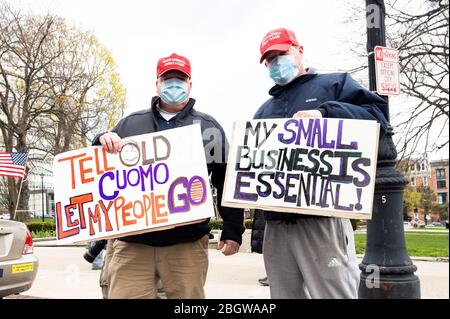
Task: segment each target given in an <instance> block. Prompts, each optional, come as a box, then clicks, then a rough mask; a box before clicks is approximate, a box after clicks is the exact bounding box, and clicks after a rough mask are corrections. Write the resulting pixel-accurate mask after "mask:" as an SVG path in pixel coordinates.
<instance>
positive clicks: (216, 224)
mask: <svg viewBox="0 0 450 319" xmlns="http://www.w3.org/2000/svg"><path fill="white" fill-rule="evenodd" d="M252 225H253V219H247V220H246V221H245V228H246V229H252ZM209 226H210V227H211V229H223V221H222V220H212V221H210V222H209Z"/></svg>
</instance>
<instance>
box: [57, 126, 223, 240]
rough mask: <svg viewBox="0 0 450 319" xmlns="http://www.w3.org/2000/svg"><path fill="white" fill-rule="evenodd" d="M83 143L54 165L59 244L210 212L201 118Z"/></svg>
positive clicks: (112, 235)
mask: <svg viewBox="0 0 450 319" xmlns="http://www.w3.org/2000/svg"><path fill="white" fill-rule="evenodd" d="M123 142H124V146H123V148H122V150H121V152H120V153H119V154H109V153H107V152H106V151H105V150H104V149H103V148H102V147H98V146H97V147H88V148H84V149H80V150H76V151H70V152H66V153H63V154H59V155H57V156H56V157H55V159H54V163H53V168H54V176H55V211H56V214H55V215H56V232H57V240H58V243H67V242H70V243H73V242H84V241H90V240H94V239H95V240H96V239H104V238H116V237H123V236H125V235H131V234H139V233H144V232H148V231H156V230H161V229H167V228H173V227H175V226H179V225H183V224H189V223H195V222H200V221H202V220H204V219H205V218H209V217H212V216H214V208H213V203H212V197H211V188H210V184H209V178H208V171H207V167H206V160H205V153H204V149H203V142H202V135H201V130H200V125H199V124H196V125H190V126H185V127H181V128H177V129H172V130H167V131H163V132H157V133H152V134H145V135H139V136H133V137H128V138H125V139H123Z"/></svg>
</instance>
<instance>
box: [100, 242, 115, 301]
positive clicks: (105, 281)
mask: <svg viewBox="0 0 450 319" xmlns="http://www.w3.org/2000/svg"><path fill="white" fill-rule="evenodd" d="M114 241H115V239H109V240H108V243H107V244H106V255H105V259H104V261H103V268H102V272H101V273H100V287H101V288H102V295H103V299H108V289H109V276H108V268H109V263H110V261H111V259H112V256H113V252H114V249H113V244H114Z"/></svg>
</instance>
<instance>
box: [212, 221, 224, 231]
mask: <svg viewBox="0 0 450 319" xmlns="http://www.w3.org/2000/svg"><path fill="white" fill-rule="evenodd" d="M209 226H210V227H211V229H222V228H223V221H221V220H211V221H210V222H209Z"/></svg>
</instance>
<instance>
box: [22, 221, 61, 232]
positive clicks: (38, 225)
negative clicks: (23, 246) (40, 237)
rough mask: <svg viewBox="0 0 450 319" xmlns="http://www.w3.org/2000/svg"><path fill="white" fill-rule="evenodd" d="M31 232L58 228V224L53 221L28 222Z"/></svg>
mask: <svg viewBox="0 0 450 319" xmlns="http://www.w3.org/2000/svg"><path fill="white" fill-rule="evenodd" d="M27 226H28V229H29V230H30V232H39V231H50V230H55V229H56V224H55V223H51V222H31V223H27Z"/></svg>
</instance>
